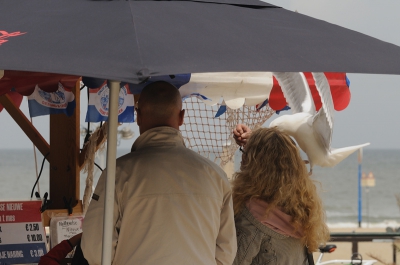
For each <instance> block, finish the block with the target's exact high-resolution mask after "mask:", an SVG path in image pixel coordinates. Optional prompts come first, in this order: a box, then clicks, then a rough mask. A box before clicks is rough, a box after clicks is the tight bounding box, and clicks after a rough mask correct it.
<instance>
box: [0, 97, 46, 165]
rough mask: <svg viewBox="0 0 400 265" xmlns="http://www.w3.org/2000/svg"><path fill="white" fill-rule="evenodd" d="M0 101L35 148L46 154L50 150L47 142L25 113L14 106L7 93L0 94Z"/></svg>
mask: <svg viewBox="0 0 400 265" xmlns="http://www.w3.org/2000/svg"><path fill="white" fill-rule="evenodd" d="M0 103H1V104H2V105H3V107H4V109H5V110H6V111H7V112H8V113H9V114H10V116H11V117H12V118H13V119H14V121H15V122H16V123H17V124H18V125H19V127H20V128H21V130H23V131H24V132H25V134H26V136H28V138H29V139H30V140H31V141H32V143H33V144H34V145H35V146H36V147H37V149H39V151H40V152H41V153H42V155H43V156H46V155H47V154H48V153H49V152H50V146H49V144H48V143H47V142H46V140H45V139H44V138H43V136H42V135H41V134H40V133H39V132H38V131H37V130H36V128H35V127H34V126H33V125H32V123H31V122H30V121H29V120H28V118H27V117H26V116H25V114H24V113H23V112H22V111H21V110H20V109H19V108H18V107H17V106H15V104H14V102H13V101H12V99H11V97H10V96H9V95H7V94H5V95H2V96H0ZM50 157H51V156H50V155H48V156H47V157H46V159H47V160H48V161H50Z"/></svg>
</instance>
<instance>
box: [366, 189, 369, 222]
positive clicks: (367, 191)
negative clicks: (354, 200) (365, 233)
mask: <svg viewBox="0 0 400 265" xmlns="http://www.w3.org/2000/svg"><path fill="white" fill-rule="evenodd" d="M365 193H366V195H367V196H366V197H367V227H369V187H368V186H367V187H366V188H365Z"/></svg>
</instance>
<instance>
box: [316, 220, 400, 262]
mask: <svg viewBox="0 0 400 265" xmlns="http://www.w3.org/2000/svg"><path fill="white" fill-rule="evenodd" d="M330 231H331V232H332V233H335V232H337V233H339V232H343V233H347V232H353V231H354V232H356V233H357V232H360V233H375V232H380V233H385V232H386V230H385V228H330ZM330 243H331V244H335V245H336V246H337V249H336V250H335V251H334V252H333V253H329V254H325V255H324V257H323V259H322V261H327V260H335V259H350V258H351V254H352V253H351V250H352V243H350V242H338V241H335V242H330ZM358 252H359V253H360V254H361V255H362V257H363V259H365V260H366V259H375V258H377V259H379V260H381V261H382V262H379V261H378V262H377V263H375V264H376V265H389V264H390V265H392V264H393V243H391V242H359V243H358ZM318 256H319V253H314V260H315V261H317V259H318ZM372 256H373V257H372ZM374 257H375V258H374ZM399 259H400V255H399V253H397V263H399Z"/></svg>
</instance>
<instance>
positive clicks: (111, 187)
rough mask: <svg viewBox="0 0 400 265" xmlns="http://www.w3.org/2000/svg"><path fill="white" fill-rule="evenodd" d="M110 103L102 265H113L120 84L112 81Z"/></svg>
mask: <svg viewBox="0 0 400 265" xmlns="http://www.w3.org/2000/svg"><path fill="white" fill-rule="evenodd" d="M110 83H111V87H110V101H109V109H108V134H107V160H106V167H107V174H106V176H107V179H106V192H105V201H104V216H103V245H102V250H103V251H102V254H101V264H102V265H110V264H111V251H112V236H113V230H114V229H113V222H114V220H113V217H114V214H113V212H114V194H115V168H116V159H117V134H118V99H119V89H120V82H117V81H110Z"/></svg>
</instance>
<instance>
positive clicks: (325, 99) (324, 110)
mask: <svg viewBox="0 0 400 265" xmlns="http://www.w3.org/2000/svg"><path fill="white" fill-rule="evenodd" d="M312 75H313V77H314V80H315V86H316V88H317V90H318V93H319V95H320V97H321V101H322V107H321V109H320V110H319V111H318V113H317V114H316V115H315V116H314V119H313V128H314V135H315V137H316V138H317V139H318V140H319V141H320V143H321V144H322V145H323V146H324V147H325V149H326V150H327V151H330V149H331V142H332V132H333V113H334V106H333V100H332V94H331V89H330V86H329V83H328V79H327V78H326V76H325V74H324V73H312Z"/></svg>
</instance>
